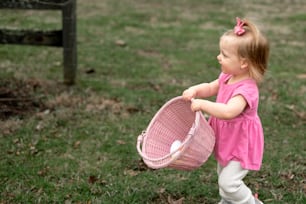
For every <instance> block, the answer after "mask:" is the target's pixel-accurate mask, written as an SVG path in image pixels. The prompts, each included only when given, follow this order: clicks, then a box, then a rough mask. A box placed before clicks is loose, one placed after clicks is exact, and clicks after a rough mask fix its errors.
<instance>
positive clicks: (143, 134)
mask: <svg viewBox="0 0 306 204" xmlns="http://www.w3.org/2000/svg"><path fill="white" fill-rule="evenodd" d="M145 136H146V131H142V133H141V134H140V135H139V136H138V138H137V145H136V147H137V151H138V154H139V155H140V156H141V157H142V158H144V159H149V158H148V157H147V156H146V155H144V154H143V153H142V151H141V148H140V146H142V143H143V139H144V137H145Z"/></svg>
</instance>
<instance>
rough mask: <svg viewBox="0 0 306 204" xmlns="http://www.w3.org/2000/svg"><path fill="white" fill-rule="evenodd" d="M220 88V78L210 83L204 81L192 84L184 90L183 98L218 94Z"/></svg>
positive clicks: (188, 98) (189, 98)
mask: <svg viewBox="0 0 306 204" xmlns="http://www.w3.org/2000/svg"><path fill="white" fill-rule="evenodd" d="M218 90H219V80H218V79H216V80H214V81H212V82H210V83H202V84H198V85H195V86H192V87H190V88H188V89H186V90H185V91H184V92H183V98H184V99H185V100H191V99H193V98H207V97H210V96H215V95H217V93H218Z"/></svg>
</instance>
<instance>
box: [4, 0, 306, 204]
mask: <svg viewBox="0 0 306 204" xmlns="http://www.w3.org/2000/svg"><path fill="white" fill-rule="evenodd" d="M0 12H1V16H3V18H2V17H1V19H0V24H1V27H13V28H14V27H17V28H19V27H21V28H31V29H32V28H44V29H45V28H47V29H49V28H58V27H59V24H58V23H59V22H60V14H59V13H57V12H52V11H50V12H49V11H48V12H47V13H45V12H43V11H41V12H38V13H37V15H36V12H35V11H22V12H17V13H15V12H11V11H9V10H1V11H0ZM236 16H241V17H244V16H247V17H249V18H251V19H253V20H255V21H256V22H258V23H259V25H260V26H261V28H262V29H263V30H264V32H265V33H266V35H267V36H268V37H269V39H270V42H271V59H270V66H269V72H268V74H267V76H266V80H265V82H264V83H263V84H262V85H261V98H260V99H261V100H260V112H259V114H260V116H261V118H262V122H263V125H264V129H265V156H264V163H263V167H262V170H261V171H259V172H251V173H250V175H249V176H248V177H247V179H246V182H247V183H248V184H249V185H250V187H251V188H252V190H254V192H255V191H257V192H258V193H259V195H260V198H261V199H262V200H263V201H264V202H265V203H271V204H272V203H297V204H298V203H305V200H306V198H305V193H306V187H305V182H306V180H305V179H306V174H305V169H306V168H305V166H306V164H305V131H306V128H305V110H306V107H305V106H306V104H305V101H306V98H305V96H306V93H305V92H306V84H305V80H306V78H305V74H306V73H305V66H304V65H305V56H304V55H305V54H304V53H305V52H306V48H305V47H306V46H305V39H304V38H305V34H306V29H305V28H306V23H305V19H306V14H305V3H304V2H302V1H293V2H289V1H288V2H287V1H282V2H280V1H276V0H269V1H262V0H260V1H253V0H252V1H248V2H244V3H241V2H240V1H236V0H234V1H230V2H228V1H222V0H218V1H214V0H207V1H205V2H204V1H200V0H189V1H186V0H178V1H175V2H174V1H173V2H172V1H161V0H156V1H140V0H133V1H132V0H126V1H120V2H119V1H111V0H106V1H98V0H91V1H88V2H87V1H78V76H77V84H76V85H74V86H72V87H65V86H64V85H62V84H61V81H62V80H61V79H62V50H61V49H59V48H49V47H32V46H17V45H1V46H0V68H1V74H0V78H1V81H3V80H4V79H5V80H7V79H11V81H12V83H13V82H14V81H16V80H17V81H19V80H21V81H25V83H27V84H33V83H34V84H36V86H35V87H36V88H35V89H34V88H33V94H34V96H35V97H38V98H41V100H43V102H44V104H46V108H45V109H43V110H38V111H36V113H34V114H29V115H26V116H22V117H21V116H20V117H18V116H15V117H11V118H9V119H7V120H2V121H0V127H1V129H0V134H1V135H0V149H1V153H0V203H106V204H108V203H174V201H177V200H180V199H183V202H184V203H208V204H210V203H217V202H218V201H219V195H218V189H217V177H216V172H215V168H216V164H215V161H214V159H213V158H210V159H209V161H208V162H207V163H206V164H205V165H203V166H202V167H201V168H200V169H198V170H195V171H191V172H181V171H175V170H170V169H163V170H155V171H153V170H149V169H147V168H145V166H144V165H143V164H142V163H141V162H140V157H139V156H138V154H137V151H136V148H135V143H136V138H137V136H138V135H139V134H140V133H141V131H142V130H143V129H144V128H145V127H146V126H147V125H148V123H149V121H150V119H151V118H152V117H153V116H154V114H155V113H156V111H157V110H158V109H159V108H160V107H161V106H162V105H163V104H164V103H165V102H166V101H167V100H169V99H170V98H172V97H174V96H177V95H180V94H181V92H182V91H183V90H184V89H185V88H187V87H189V86H190V85H193V84H196V83H201V82H203V81H210V80H213V79H215V78H216V77H217V76H218V73H219V71H220V69H219V66H218V63H217V60H216V55H217V53H218V40H219V36H220V35H221V34H222V33H223V32H224V31H225V30H227V29H229V28H231V27H232V26H233V24H234V23H235V22H234V20H235V17H236ZM42 20H45V21H42ZM118 41H121V42H123V44H124V45H123V46H122V45H119V44H118ZM91 72H93V73H91Z"/></svg>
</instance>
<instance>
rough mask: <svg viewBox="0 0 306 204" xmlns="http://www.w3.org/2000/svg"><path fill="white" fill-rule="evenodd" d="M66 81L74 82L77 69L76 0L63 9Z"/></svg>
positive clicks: (72, 0)
mask: <svg viewBox="0 0 306 204" xmlns="http://www.w3.org/2000/svg"><path fill="white" fill-rule="evenodd" d="M62 16H63V17H62V24H63V47H64V50H63V55H64V82H65V83H66V84H73V83H74V80H75V76H76V69H77V42H76V38H77V32H76V0H71V1H69V2H68V3H67V5H65V6H64V7H63V9H62Z"/></svg>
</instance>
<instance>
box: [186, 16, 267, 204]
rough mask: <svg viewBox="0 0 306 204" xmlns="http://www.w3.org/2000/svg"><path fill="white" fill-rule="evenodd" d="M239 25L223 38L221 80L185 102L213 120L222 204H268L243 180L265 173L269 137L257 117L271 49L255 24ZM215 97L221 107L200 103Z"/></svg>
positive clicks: (197, 90) (190, 93) (193, 91)
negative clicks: (266, 138) (253, 172)
mask: <svg viewBox="0 0 306 204" xmlns="http://www.w3.org/2000/svg"><path fill="white" fill-rule="evenodd" d="M236 20H237V25H236V26H235V27H234V29H233V30H229V31H227V32H225V33H224V34H223V35H222V36H221V38H220V54H219V55H218V56H217V59H218V61H219V63H220V65H221V71H222V72H221V74H220V75H219V78H218V79H216V80H214V81H212V82H210V83H202V84H199V85H195V86H192V87H190V88H188V89H187V90H185V91H184V92H183V98H184V99H185V100H191V101H192V103H191V109H192V110H193V111H199V110H201V111H204V112H206V113H208V114H210V115H211V117H210V119H209V123H210V125H211V126H212V128H213V129H214V131H215V134H216V145H215V149H214V154H215V158H216V160H217V162H218V168H217V172H218V184H219V193H220V196H221V198H222V199H221V201H220V202H219V204H226V203H232V204H242V203H243V204H262V202H261V201H259V200H258V199H257V198H256V197H254V196H253V195H252V192H251V190H250V189H249V188H248V187H247V186H246V185H245V184H244V182H243V178H244V177H245V176H246V175H247V173H248V171H249V170H259V169H260V167H261V163H262V157H263V149H264V136H263V129H262V125H261V122H260V119H259V117H258V115H257V110H258V98H259V92H258V86H257V85H258V83H259V82H260V81H261V80H262V78H263V75H264V73H265V71H266V69H267V64H268V57H269V43H268V41H267V40H266V38H265V37H264V36H263V35H262V33H261V32H260V31H259V30H258V28H257V27H256V26H255V25H254V24H253V23H252V22H250V21H248V20H242V21H241V20H240V19H239V18H237V19H236ZM214 95H217V100H216V102H211V101H208V100H203V99H196V98H206V97H210V96H214Z"/></svg>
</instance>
